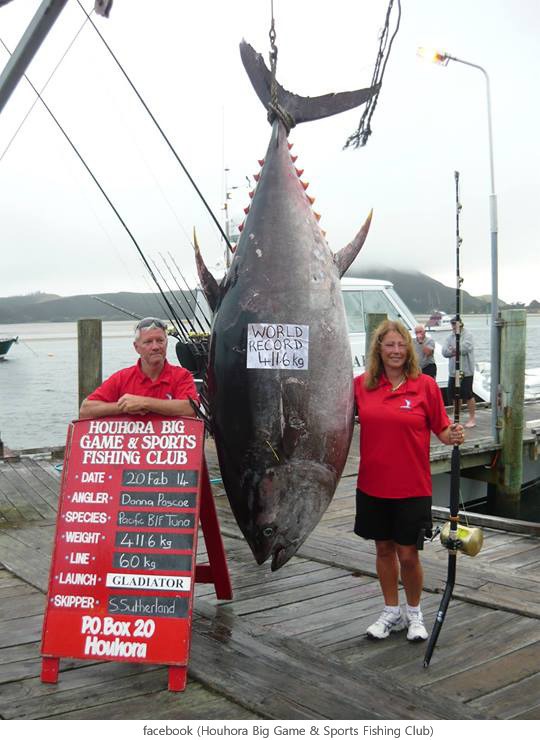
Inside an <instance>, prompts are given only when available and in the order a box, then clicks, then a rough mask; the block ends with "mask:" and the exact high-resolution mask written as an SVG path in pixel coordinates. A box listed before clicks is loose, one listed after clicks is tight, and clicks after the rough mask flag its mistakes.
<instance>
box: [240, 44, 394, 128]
mask: <svg viewBox="0 0 540 740" xmlns="http://www.w3.org/2000/svg"><path fill="white" fill-rule="evenodd" d="M240 56H241V57H242V62H243V64H244V67H245V70H246V72H247V74H248V77H249V79H250V80H251V84H252V85H253V88H254V90H255V92H256V93H257V95H258V96H259V99H260V101H261V102H262V104H263V105H264V107H265V108H266V109H267V110H268V109H269V106H270V103H271V102H272V92H271V90H272V74H271V72H270V70H269V69H268V67H267V66H266V64H265V63H264V59H263V58H262V55H261V54H258V53H257V52H256V51H255V49H254V48H253V47H252V46H251V45H250V44H248V43H247V41H243V40H242V42H241V43H240ZM276 85H277V96H278V103H279V105H280V107H281V108H282V109H284V110H286V111H287V113H288V114H289V115H290V116H292V119H293V121H294V123H293V125H296V124H297V123H303V122H304V121H315V120H317V119H318V118H327V117H328V116H333V115H335V114H336V113H343V111H346V110H350V109H351V108H356V107H357V106H358V105H362V103H365V102H366V101H367V100H369V99H370V98H371V97H372V96H373V95H375V93H376V92H377V91H378V90H379V87H380V85H374V86H373V87H367V88H364V89H363V90H352V91H351V92H341V93H328V94H327V95H319V96H318V97H316V98H308V97H302V96H301V95H295V93H292V92H289V91H288V90H285V89H284V88H283V87H281V85H280V84H279V83H278V82H276Z"/></svg>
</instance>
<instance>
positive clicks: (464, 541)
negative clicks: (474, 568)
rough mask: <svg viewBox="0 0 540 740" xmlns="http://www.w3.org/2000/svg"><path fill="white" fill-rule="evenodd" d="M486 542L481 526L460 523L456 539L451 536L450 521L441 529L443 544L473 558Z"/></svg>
mask: <svg viewBox="0 0 540 740" xmlns="http://www.w3.org/2000/svg"><path fill="white" fill-rule="evenodd" d="M483 543H484V533H483V532H482V530H481V529H480V527H466V526H465V525H464V524H458V525H457V530H456V537H455V540H453V538H451V537H450V522H446V524H445V525H444V526H443V528H442V529H441V544H442V545H444V547H446V548H447V549H449V550H454V549H455V550H459V551H460V552H462V553H464V554H465V555H469V556H470V557H471V558H473V557H474V556H475V555H478V553H479V552H480V550H481V549H482V545H483Z"/></svg>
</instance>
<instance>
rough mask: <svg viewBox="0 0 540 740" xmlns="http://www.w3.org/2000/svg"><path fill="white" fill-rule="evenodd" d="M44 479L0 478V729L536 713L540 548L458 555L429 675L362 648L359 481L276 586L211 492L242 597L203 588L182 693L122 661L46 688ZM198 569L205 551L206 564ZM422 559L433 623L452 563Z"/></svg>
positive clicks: (400, 649)
mask: <svg viewBox="0 0 540 740" xmlns="http://www.w3.org/2000/svg"><path fill="white" fill-rule="evenodd" d="M50 467H51V470H50V472H49V471H48V470H47V464H46V462H44V461H43V460H41V461H40V462H39V464H37V463H36V462H35V461H26V460H24V461H22V460H21V461H19V462H16V463H11V464H10V469H9V471H8V474H7V475H6V476H5V477H4V475H3V474H4V472H5V464H1V465H0V503H1V501H2V498H1V495H2V491H9V493H10V496H11V498H10V499H9V501H10V505H11V507H12V509H11V516H12V518H11V520H9V521H8V520H7V519H5V520H4V522H3V523H2V520H1V519H0V563H3V564H4V565H5V566H6V567H7V568H9V571H8V570H5V569H0V685H1V689H2V690H1V691H0V716H1V717H3V718H5V719H15V718H17V719H22V718H38V717H39V718H45V717H49V718H58V719H61V718H65V719H94V718H95V719H98V718H99V719H124V718H129V719H136V718H147V717H151V718H154V719H159V718H162V719H166V718H169V717H170V718H176V719H197V718H199V719H213V718H216V719H218V718H219V719H227V718H230V719H258V718H272V719H283V720H285V719H377V718H385V719H391V718H403V719H407V718H410V719H428V718H431V719H435V718H445V717H448V718H450V717H452V718H454V717H461V718H463V719H466V718H473V717H474V718H514V717H515V718H530V719H535V718H538V717H539V716H540V697H539V692H538V680H539V679H538V676H539V668H538V666H539V661H538V658H539V656H540V627H539V626H540V576H539V574H538V572H537V571H535V568H534V566H535V564H536V563H538V562H540V541H539V539H538V538H537V537H534V536H529V535H527V536H523V535H520V534H507V533H501V532H496V531H494V530H489V531H487V532H486V535H487V536H486V548H485V551H484V552H482V553H481V555H480V556H479V557H477V558H475V559H468V558H465V557H464V556H459V560H458V579H457V585H456V589H455V595H456V598H455V599H454V600H453V601H452V603H451V605H450V609H449V612H448V616H447V620H446V622H445V626H444V630H443V632H442V633H441V636H440V638H439V642H438V645H437V649H436V651H435V654H434V657H433V660H432V663H431V665H430V668H429V669H428V670H425V669H424V668H423V667H422V658H423V650H424V645H421V644H420V645H419V644H415V645H411V644H409V643H407V641H406V640H405V636H404V634H403V633H401V634H395V635H392V636H391V637H390V638H389V639H388V640H386V641H384V642H383V643H373V642H371V641H368V640H367V639H366V638H365V636H364V631H365V628H366V627H367V625H368V624H369V623H370V622H371V621H372V620H373V619H374V618H375V617H376V616H377V615H378V613H379V611H380V608H381V597H380V593H379V586H378V583H377V581H376V579H375V578H374V575H375V568H374V565H375V563H374V548H373V545H372V544H370V543H366V542H364V541H363V540H361V539H360V538H358V537H356V536H355V535H353V534H352V533H351V529H352V521H353V516H354V490H355V480H354V476H352V475H351V476H350V477H348V478H344V479H343V481H342V483H341V484H340V486H339V488H338V491H337V493H336V497H335V499H334V502H333V503H332V505H331V507H330V508H329V510H328V512H327V514H326V515H325V517H324V518H323V521H322V522H321V524H320V525H319V527H318V528H317V529H316V530H315V532H314V533H313V534H312V536H311V537H309V538H308V540H307V541H306V543H304V545H303V546H302V548H301V549H300V551H299V553H298V554H297V556H296V557H294V558H293V559H292V560H291V561H290V562H289V563H287V565H286V566H285V567H283V568H282V569H280V570H279V571H277V572H276V573H272V572H271V571H270V569H269V567H267V566H266V565H264V566H257V565H256V563H255V562H254V560H253V558H252V555H251V552H250V550H249V548H248V546H247V545H246V543H245V542H244V540H243V539H242V538H241V535H240V533H239V531H238V529H237V527H236V524H235V522H234V518H233V517H232V514H231V513H230V509H229V507H228V504H227V501H226V498H225V496H224V495H223V493H222V492H221V489H220V486H219V485H217V486H216V491H215V493H216V496H215V498H216V503H217V507H218V511H219V516H220V521H221V523H222V529H223V532H224V535H225V545H226V550H227V557H228V562H229V567H230V570H231V576H232V580H233V591H234V600H233V601H232V602H230V603H229V602H223V603H221V604H217V603H216V599H215V596H214V593H213V587H212V586H211V585H208V584H198V585H197V587H196V600H195V614H196V618H195V620H194V626H193V647H192V652H191V660H190V666H189V671H190V680H189V682H188V688H187V690H186V692H185V693H184V694H182V695H175V694H171V693H170V692H168V691H167V690H166V684H167V676H166V670H165V669H164V668H162V667H156V666H137V665H133V664H121V663H101V662H91V661H89V662H82V661H68V660H66V661H64V660H63V661H62V662H61V669H62V670H61V675H60V682H59V684H58V685H57V686H50V685H49V686H48V685H44V684H41V682H40V680H39V671H40V667H41V666H40V659H39V639H40V633H41V623H42V611H43V603H44V598H43V592H44V591H45V590H46V588H47V580H48V570H49V562H50V552H51V547H52V539H53V534H54V523H55V505H56V500H57V489H58V485H59V472H58V471H57V470H56V469H53V468H52V466H50ZM17 481H19V483H17ZM36 481H37V482H36ZM17 486H19V487H20V488H22V489H24V490H23V491H22V492H21V490H19V489H18V488H17ZM14 488H15V489H17V490H15V491H13V489H14ZM25 507H26V508H25ZM34 517H35V518H34ZM205 557H206V556H205V547H204V541H203V540H202V539H201V540H200V547H199V553H198V560H199V561H200V562H204V561H205ZM423 562H424V564H425V570H426V588H427V592H426V594H425V595H424V599H423V609H424V613H425V615H426V622H427V624H428V626H431V623H432V621H433V619H434V616H435V612H436V610H437V608H438V604H439V600H440V593H439V592H440V589H441V588H442V587H443V585H444V579H445V571H446V551H445V550H443V549H442V547H441V546H440V545H439V544H438V543H432V544H428V545H427V546H426V550H425V552H424V555H423ZM430 591H431V593H430ZM389 678H391V683H392V701H391V702H390V703H389V702H388V698H387V696H386V693H385V687H387V685H388V680H389ZM247 687H248V688H247Z"/></svg>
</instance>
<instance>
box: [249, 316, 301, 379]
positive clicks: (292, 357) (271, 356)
mask: <svg viewBox="0 0 540 740" xmlns="http://www.w3.org/2000/svg"><path fill="white" fill-rule="evenodd" d="M308 352H309V326H303V325H301V324H248V333H247V367H248V368H257V369H259V370H276V369H283V370H307V369H308Z"/></svg>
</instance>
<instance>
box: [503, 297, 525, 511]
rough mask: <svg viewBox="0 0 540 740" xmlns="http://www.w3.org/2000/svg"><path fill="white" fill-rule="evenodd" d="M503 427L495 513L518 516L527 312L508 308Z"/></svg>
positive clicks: (504, 340)
mask: <svg viewBox="0 0 540 740" xmlns="http://www.w3.org/2000/svg"><path fill="white" fill-rule="evenodd" d="M501 316H502V321H503V328H502V334H501V354H500V357H501V375H500V383H501V388H502V406H503V408H502V429H501V444H502V449H501V457H500V477H499V484H498V485H497V490H496V496H495V509H496V511H495V513H496V514H498V515H502V516H508V517H511V516H516V515H517V514H518V513H519V507H520V501H521V486H522V483H523V401H524V395H525V348H526V334H527V312H526V311H525V310H524V309H509V310H506V311H502V313H501Z"/></svg>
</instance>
